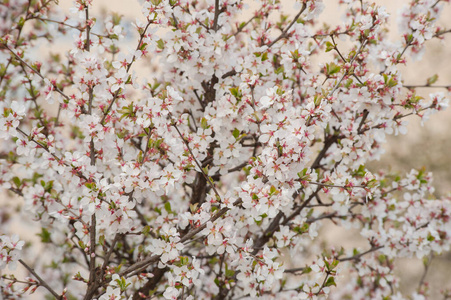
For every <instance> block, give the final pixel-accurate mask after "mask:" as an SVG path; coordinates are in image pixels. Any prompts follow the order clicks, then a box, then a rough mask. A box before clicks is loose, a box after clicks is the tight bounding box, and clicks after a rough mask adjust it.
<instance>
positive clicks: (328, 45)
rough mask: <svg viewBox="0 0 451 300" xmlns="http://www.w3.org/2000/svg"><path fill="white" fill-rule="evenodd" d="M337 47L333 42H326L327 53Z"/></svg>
mask: <svg viewBox="0 0 451 300" xmlns="http://www.w3.org/2000/svg"><path fill="white" fill-rule="evenodd" d="M335 46H336V45H334V44H332V43H331V42H326V52H329V51H332V50H334V49H335Z"/></svg>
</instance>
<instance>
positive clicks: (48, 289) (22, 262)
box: [19, 259, 63, 299]
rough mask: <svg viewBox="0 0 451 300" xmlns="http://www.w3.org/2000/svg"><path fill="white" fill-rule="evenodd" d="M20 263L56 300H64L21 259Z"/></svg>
mask: <svg viewBox="0 0 451 300" xmlns="http://www.w3.org/2000/svg"><path fill="white" fill-rule="evenodd" d="M19 262H20V263H21V264H22V265H23V266H24V267H25V268H26V269H27V270H28V271H29V272H30V273H31V274H33V276H34V277H36V279H37V280H38V281H39V284H40V285H41V286H43V287H44V288H46V289H47V291H49V292H50V293H51V294H52V295H53V296H54V297H55V298H56V299H63V297H62V296H61V295H58V294H57V293H56V292H55V290H54V289H52V288H51V287H50V286H49V285H48V284H47V282H45V280H44V279H42V278H41V276H39V275H38V274H37V273H36V272H35V270H34V269H32V268H31V267H30V266H28V265H27V264H26V263H25V262H24V261H23V260H21V259H19Z"/></svg>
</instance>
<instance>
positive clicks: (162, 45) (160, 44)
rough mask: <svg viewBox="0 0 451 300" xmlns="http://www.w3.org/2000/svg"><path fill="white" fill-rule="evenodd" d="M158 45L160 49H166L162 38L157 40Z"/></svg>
mask: <svg viewBox="0 0 451 300" xmlns="http://www.w3.org/2000/svg"><path fill="white" fill-rule="evenodd" d="M157 47H158V49H160V50H163V49H164V41H163V40H162V39H159V40H158V41H157Z"/></svg>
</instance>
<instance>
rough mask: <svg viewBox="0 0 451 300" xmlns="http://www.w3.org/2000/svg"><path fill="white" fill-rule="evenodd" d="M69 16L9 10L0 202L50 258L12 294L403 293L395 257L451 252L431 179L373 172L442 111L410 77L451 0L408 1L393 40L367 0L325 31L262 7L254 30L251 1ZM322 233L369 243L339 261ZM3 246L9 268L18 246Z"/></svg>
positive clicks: (48, 5)
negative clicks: (405, 68) (387, 147)
mask: <svg viewBox="0 0 451 300" xmlns="http://www.w3.org/2000/svg"><path fill="white" fill-rule="evenodd" d="M57 2H58V1H32V0H10V1H8V2H7V3H4V4H0V17H1V18H2V20H3V21H4V22H3V24H2V25H0V35H1V36H0V138H1V139H2V142H1V143H0V175H1V176H0V188H1V189H2V190H4V191H8V192H9V193H13V194H15V195H16V196H18V197H20V198H22V199H23V205H22V206H21V210H22V214H23V215H26V216H29V217H30V219H32V220H33V222H34V223H35V224H36V226H37V227H39V229H40V233H39V237H40V238H41V243H43V244H45V246H46V247H45V249H48V251H49V252H51V257H48V258H47V262H46V259H42V262H41V261H36V262H34V265H33V266H30V265H29V264H31V263H33V262H32V261H27V257H26V256H24V257H23V259H22V260H21V263H22V265H23V266H24V267H25V268H26V269H27V270H28V271H29V272H31V275H32V276H34V277H36V281H33V282H31V281H29V280H28V281H27V280H25V281H20V280H17V279H16V278H15V277H14V276H12V275H4V276H2V277H1V279H0V292H1V293H3V296H4V297H10V296H8V295H9V294H8V293H10V292H11V291H19V289H18V288H16V289H11V288H10V287H13V286H20V285H21V284H22V285H23V284H25V286H26V287H28V288H24V289H22V294H25V293H27V292H28V291H29V289H30V286H33V289H32V291H34V290H36V289H38V288H39V289H38V291H41V292H43V293H49V294H51V295H52V296H54V297H55V298H61V299H64V298H65V297H67V298H68V299H69V298H76V299H130V298H131V299H154V298H162V299H242V298H247V299H253V298H257V297H258V298H267V299H290V298H296V299H323V298H327V297H331V298H337V299H340V297H348V298H352V299H361V298H374V299H378V298H383V297H390V296H393V297H397V298H398V299H402V298H403V297H404V296H405V295H402V294H401V292H400V290H399V280H398V278H397V276H396V275H395V272H394V264H393V261H394V260H395V259H397V258H399V257H415V258H418V259H423V258H425V257H429V256H430V255H432V254H434V255H438V254H441V253H444V252H447V251H449V248H450V243H451V226H450V224H451V223H450V222H451V220H450V218H449V212H450V210H451V203H450V200H449V199H448V198H438V199H437V198H436V197H435V196H434V189H433V186H432V175H431V174H429V173H427V172H426V171H425V170H417V171H416V170H413V171H412V172H410V173H408V174H406V175H405V176H394V175H393V174H392V173H387V172H384V170H370V169H369V168H368V167H367V164H368V163H369V162H371V161H375V160H378V159H379V158H380V157H381V156H382V155H383V152H384V151H383V148H382V146H383V144H384V143H385V142H386V136H387V135H398V134H405V133H406V132H407V122H408V121H407V120H408V118H409V117H410V116H412V117H414V116H417V117H420V118H421V119H422V120H424V121H426V120H427V119H428V118H430V116H431V115H432V114H433V113H435V112H437V111H441V110H443V109H445V108H446V107H447V106H448V97H449V92H448V90H449V89H448V90H447V91H446V92H437V93H431V94H430V95H429V97H422V96H420V95H419V94H417V92H416V88H415V86H412V85H409V84H407V83H405V82H404V79H403V74H402V68H400V66H401V65H402V64H404V63H408V62H409V60H410V59H411V58H420V57H419V56H418V55H417V54H418V53H420V52H421V51H424V49H425V47H424V45H425V43H427V41H428V40H431V39H434V38H443V36H445V35H446V33H449V32H450V31H449V30H447V29H442V28H439V27H438V26H437V20H438V19H439V18H440V13H441V11H442V9H443V7H444V3H442V2H448V1H443V0H438V1H429V0H424V1H422V0H412V1H410V4H408V5H407V6H406V7H405V8H403V10H402V11H401V13H400V19H399V23H400V30H401V37H400V38H399V41H398V42H397V43H394V42H393V41H391V40H390V39H389V38H388V35H387V31H388V30H389V28H388V21H389V19H390V18H391V14H390V13H388V12H387V10H386V9H385V8H384V7H381V6H378V5H377V4H376V3H371V2H367V1H360V0H344V1H340V5H341V8H342V11H343V13H344V14H343V15H344V18H343V23H342V24H341V25H333V24H329V25H327V24H326V25H324V26H321V25H320V24H321V13H322V11H323V10H324V7H325V5H326V4H327V3H323V2H322V1H321V0H302V1H297V2H296V3H295V4H294V11H295V13H294V14H285V13H281V14H278V13H277V12H284V11H286V12H288V11H289V10H290V9H291V8H290V7H287V6H286V3H285V1H277V0H259V1H257V2H258V3H257V4H258V5H257V9H256V10H255V11H252V13H251V15H249V17H248V18H247V19H244V20H242V18H243V16H245V15H246V14H245V13H246V11H247V10H249V8H248V5H247V2H246V1H241V0H203V1H189V0H177V1H176V0H141V1H140V3H141V9H142V11H141V15H140V17H139V18H137V19H136V20H135V21H133V22H129V21H128V20H127V19H124V18H122V17H120V16H119V15H118V14H113V13H111V14H110V15H109V16H107V17H105V18H103V19H102V18H99V17H95V16H92V11H93V1H92V0H76V1H75V2H74V5H73V7H72V8H71V10H70V12H69V13H68V14H67V15H65V14H64V13H63V12H62V11H60V10H59V9H58V5H57V4H58V3H57ZM8 7H11V8H13V9H6V8H8ZM274 16H277V18H278V19H277V18H276V21H274V20H275V18H274ZM244 18H245V17H244ZM0 23H1V22H0ZM127 23H132V24H131V25H132V26H133V28H134V29H133V30H134V32H129V31H128V30H126V29H127V28H130V26H128V27H127V26H126V24H127ZM68 37H69V38H70V41H68ZM59 40H61V41H63V42H65V43H68V44H70V49H69V50H67V51H65V52H64V51H61V52H62V53H50V54H49V55H44V56H41V57H42V58H41V59H40V60H39V61H36V60H35V59H34V58H35V56H34V55H33V54H34V52H35V51H36V49H37V48H39V46H41V45H43V44H45V43H54V42H55V41H59ZM131 41H133V44H130V43H131ZM318 62H319V64H318ZM142 69H145V70H147V74H146V75H147V77H145V76H144V75H143V74H142V73H143V72H142ZM149 70H151V71H149ZM425 80H426V82H425V86H426V87H433V85H434V83H435V82H436V80H437V76H435V77H431V78H428V79H425ZM328 222H333V223H334V224H336V225H337V226H340V227H343V228H345V229H353V230H356V232H358V233H359V237H360V239H361V240H363V241H365V242H366V245H367V248H362V249H344V248H343V249H342V250H339V251H338V250H336V249H335V248H333V247H329V246H328V245H327V242H328V241H327V240H326V239H325V238H324V235H323V228H324V226H326V225H327V223H328ZM0 239H1V241H2V244H0V246H1V247H0V249H1V251H2V252H1V255H2V256H1V258H2V260H0V267H2V266H3V265H2V264H1V263H2V262H3V264H5V263H8V264H9V263H10V261H14V260H17V255H18V254H17V253H18V252H17V250H20V249H21V247H22V246H23V242H19V241H18V237H16V236H14V237H13V238H12V239H9V238H7V237H6V236H2V237H0ZM30 247H33V246H30ZM33 268H34V269H33ZM34 270H39V271H34ZM343 273H344V274H345V275H343V276H341V274H343ZM31 275H30V276H31ZM7 286H8V289H7V288H5V287H7ZM419 294H422V295H423V294H424V295H425V294H426V293H425V292H424V290H423V289H420V290H419V291H417V292H416V294H415V295H414V296H415V297H416V296H417V295H419Z"/></svg>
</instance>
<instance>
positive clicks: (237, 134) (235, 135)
mask: <svg viewBox="0 0 451 300" xmlns="http://www.w3.org/2000/svg"><path fill="white" fill-rule="evenodd" d="M232 134H233V137H234V138H235V139H238V137H239V136H240V131H239V130H238V129H236V128H235V129H234V130H233V132H232Z"/></svg>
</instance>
